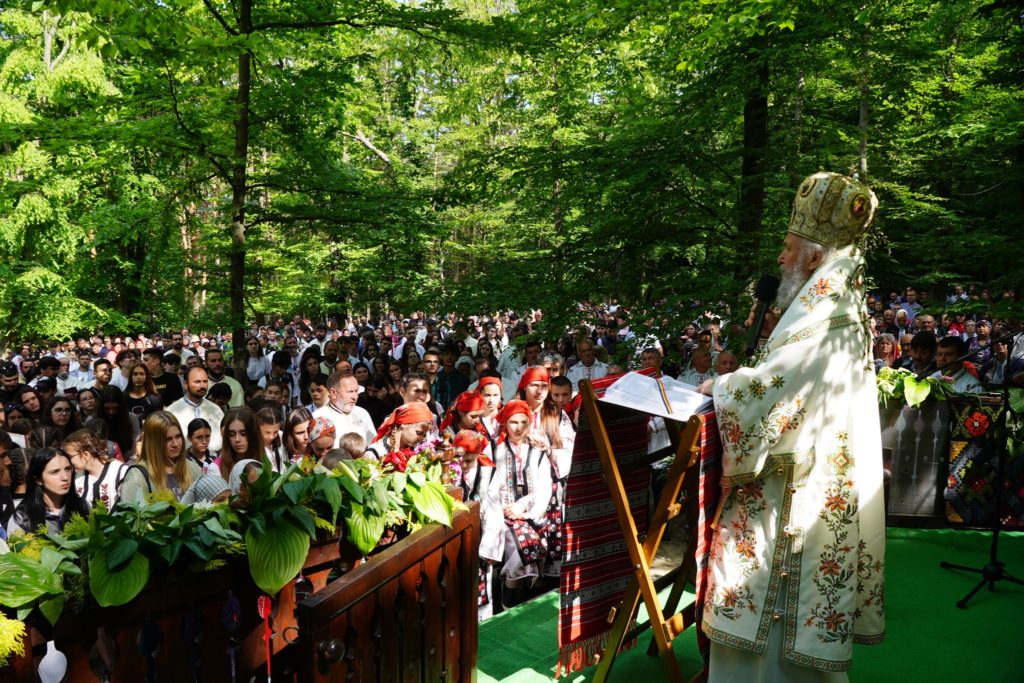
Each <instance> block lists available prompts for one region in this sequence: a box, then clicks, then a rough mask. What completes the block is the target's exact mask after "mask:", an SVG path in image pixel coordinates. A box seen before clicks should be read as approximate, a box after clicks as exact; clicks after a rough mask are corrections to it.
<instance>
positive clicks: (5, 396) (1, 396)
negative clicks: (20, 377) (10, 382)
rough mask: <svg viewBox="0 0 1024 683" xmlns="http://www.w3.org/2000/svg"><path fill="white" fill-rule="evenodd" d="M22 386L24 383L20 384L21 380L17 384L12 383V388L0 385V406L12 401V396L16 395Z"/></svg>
mask: <svg viewBox="0 0 1024 683" xmlns="http://www.w3.org/2000/svg"><path fill="white" fill-rule="evenodd" d="M23 386H25V385H24V384H22V383H21V382H18V383H17V384H15V385H14V388H13V389H4V388H2V387H0V407H3V406H4V405H7V404H8V403H10V402H11V401H13V400H14V397H15V396H17V395H18V392H19V391H21V388H22V387H23Z"/></svg>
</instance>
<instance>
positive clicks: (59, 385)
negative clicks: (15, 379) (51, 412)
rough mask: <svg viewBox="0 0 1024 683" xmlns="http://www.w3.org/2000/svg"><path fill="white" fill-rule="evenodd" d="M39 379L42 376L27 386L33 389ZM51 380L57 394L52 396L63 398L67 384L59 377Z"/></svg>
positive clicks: (39, 376)
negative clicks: (54, 383)
mask: <svg viewBox="0 0 1024 683" xmlns="http://www.w3.org/2000/svg"><path fill="white" fill-rule="evenodd" d="M41 379H43V375H37V376H36V377H33V378H32V381H31V382H29V383H28V385H29V386H30V387H32V388H33V389H34V388H35V387H36V386H37V385H38V384H39V380H41ZM51 379H52V380H53V381H54V382H56V383H57V393H56V394H54V395H55V396H63V395H64V388H65V387H66V386H68V385H67V383H66V382H65V381H64V380H62V379H61V378H60V377H51ZM126 382H127V380H126ZM71 386H74V385H73V384H72V385H71Z"/></svg>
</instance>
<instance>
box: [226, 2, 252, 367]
mask: <svg viewBox="0 0 1024 683" xmlns="http://www.w3.org/2000/svg"><path fill="white" fill-rule="evenodd" d="M238 30H239V32H240V33H242V34H243V35H246V36H248V35H249V34H250V33H252V0H239V4H238ZM251 87H252V55H251V54H250V53H249V52H248V50H242V51H241V52H240V53H239V55H238V94H237V96H236V99H235V103H236V105H237V107H238V109H237V111H236V113H235V150H234V155H233V159H232V167H231V286H230V294H231V327H232V332H231V334H232V340H231V348H232V351H233V354H234V360H233V363H234V367H235V377H236V378H237V379H238V381H240V382H241V381H244V380H245V379H246V375H245V361H244V357H245V355H244V353H243V350H244V349H245V331H246V326H245V202H246V198H247V195H248V190H249V185H248V177H247V175H246V172H247V169H248V158H249V94H250V89H251Z"/></svg>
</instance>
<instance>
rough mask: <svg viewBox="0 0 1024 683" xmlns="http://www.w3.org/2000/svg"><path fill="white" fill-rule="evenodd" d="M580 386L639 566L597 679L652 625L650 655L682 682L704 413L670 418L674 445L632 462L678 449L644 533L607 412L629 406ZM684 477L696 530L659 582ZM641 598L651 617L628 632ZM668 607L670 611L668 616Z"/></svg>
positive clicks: (613, 617) (641, 463)
mask: <svg viewBox="0 0 1024 683" xmlns="http://www.w3.org/2000/svg"><path fill="white" fill-rule="evenodd" d="M579 387H580V394H581V396H582V408H583V410H584V411H585V414H586V419H587V421H588V424H589V425H590V428H591V430H592V431H593V434H594V441H595V443H596V445H597V452H598V455H599V457H600V459H601V468H602V470H603V472H604V478H605V480H606V481H607V483H608V491H609V493H610V494H611V499H612V502H613V504H614V505H615V511H616V514H617V516H618V519H619V526H620V527H621V528H622V533H623V536H624V538H625V540H626V548H627V550H628V551H629V558H630V561H631V562H632V564H633V568H634V571H633V579H632V580H631V581H630V583H629V586H628V587H627V588H626V592H625V594H624V595H623V598H622V603H621V604H620V605H619V606H618V607H617V608H613V609H612V610H611V612H610V613H609V615H608V620H609V621H610V622H612V628H611V631H610V632H609V634H608V640H607V642H606V644H605V648H604V652H603V653H602V654H601V655H600V659H599V660H598V666H597V673H595V675H594V683H604V681H606V680H607V678H608V674H609V672H610V671H611V668H612V664H614V662H615V657H616V655H617V654H618V652H619V648H620V647H621V646H622V643H623V642H627V641H628V640H631V639H632V638H635V637H637V636H638V635H639V634H640V633H642V632H643V631H645V630H646V629H648V628H651V629H652V630H653V632H654V641H653V643H652V644H651V654H653V653H654V651H655V648H656V651H657V653H658V656H659V657H660V658H661V662H662V665H663V666H664V667H665V672H666V673H667V674H668V680H669V681H674V682H676V683H682V680H683V678H682V673H681V672H680V670H679V664H678V662H677V661H676V657H675V654H674V653H673V652H672V640H673V639H674V638H675V637H676V636H678V635H679V634H681V633H682V632H683V631H685V630H686V629H687V628H689V627H690V626H692V625H693V624H694V622H695V619H694V608H693V605H692V604H691V605H689V606H687V607H686V608H685V609H683V610H682V611H678V612H676V611H675V609H676V607H677V605H678V603H679V599H680V598H681V597H682V593H683V589H684V587H685V584H686V582H687V579H688V577H689V575H690V574H691V572H692V571H693V567H694V564H695V562H696V556H695V553H694V549H695V542H696V529H697V524H696V521H697V496H696V491H697V486H696V484H697V481H698V478H699V469H698V467H697V465H698V464H699V460H700V447H699V445H698V443H697V442H698V439H699V437H700V432H701V428H702V426H703V423H704V418H702V417H700V416H696V415H695V416H693V417H691V418H690V419H689V420H688V421H687V422H686V425H685V429H681V428H680V423H678V422H676V421H673V420H666V421H665V426H666V429H667V430H668V433H669V438H670V439H671V445H670V446H668V447H666V448H663V449H661V450H659V451H655V452H654V453H651V454H649V455H648V456H647V458H643V459H640V460H637V461H635V462H633V463H631V464H630V465H629V467H649V466H650V464H651V463H653V462H655V461H657V460H661V459H662V458H664V457H666V456H668V455H671V454H673V453H674V454H675V460H674V461H673V463H672V465H671V467H670V468H669V471H668V478H667V479H666V481H665V487H664V488H663V489H662V491H661V496H660V498H659V499H658V503H657V506H656V507H655V508H654V512H653V515H652V516H651V521H650V524H649V528H648V531H647V533H646V534H645V535H641V534H639V532H638V531H637V527H636V522H635V521H634V520H633V515H632V514H631V513H630V509H629V500H628V498H627V495H626V490H625V488H624V487H623V484H622V476H621V472H622V471H623V470H622V469H621V468H620V465H619V463H618V461H617V460H616V457H615V452H614V449H613V447H612V443H611V441H610V440H609V438H608V431H607V429H606V427H605V416H606V415H607V416H609V417H610V415H611V414H612V413H613V412H614V411H621V410H628V409H627V408H623V407H622V406H616V405H609V404H599V403H598V399H597V394H596V393H595V392H594V389H593V387H592V386H591V383H590V381H589V380H581V381H580V383H579ZM631 412H642V411H631ZM688 471H690V472H691V474H690V476H689V477H687V476H686V474H687V472H688ZM684 479H685V480H686V483H687V491H688V494H689V495H688V496H687V506H686V507H687V510H686V511H687V515H688V517H690V524H689V529H690V534H691V537H690V539H689V541H688V543H687V559H686V560H685V561H684V562H683V564H682V565H681V566H680V567H678V568H677V569H676V570H674V571H673V572H671V573H670V574H669V575H667V576H665V577H662V579H660V580H658V581H655V580H654V579H653V578H652V577H651V561H652V560H653V559H654V556H655V554H656V553H657V552H658V546H659V545H660V544H661V539H662V536H663V535H664V533H665V527H666V526H667V525H668V522H669V520H671V519H673V518H674V517H676V516H677V515H679V513H680V512H682V511H683V506H682V505H681V504H680V503H679V502H678V500H679V492H680V490H681V489H682V487H683V482H684ZM673 582H674V583H673ZM669 583H673V586H672V590H671V592H670V594H669V597H668V600H667V601H666V603H665V606H664V607H662V605H661V604H660V603H659V601H658V591H659V590H660V589H661V588H663V587H664V586H666V585H668V584H669ZM641 598H643V601H644V605H645V606H646V607H647V613H648V615H650V620H649V621H648V622H645V623H643V624H641V625H638V626H637V627H636V628H634V629H633V630H632V631H631V632H629V633H627V632H626V629H627V628H628V626H629V624H630V623H631V622H632V621H633V619H634V618H635V617H636V614H637V610H638V609H639V607H640V599H641ZM666 612H668V614H667V615H666Z"/></svg>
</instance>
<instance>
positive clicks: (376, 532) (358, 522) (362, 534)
mask: <svg viewBox="0 0 1024 683" xmlns="http://www.w3.org/2000/svg"><path fill="white" fill-rule="evenodd" d="M345 522H346V524H347V526H348V537H349V540H350V541H352V544H353V545H355V547H357V548H359V551H360V552H361V553H363V554H364V555H366V554H368V553H369V552H370V551H371V550H373V549H374V548H375V547H377V542H378V541H380V537H381V536H383V535H384V515H377V514H374V513H373V512H371V511H370V510H368V509H367V508H366V506H364V505H360V504H359V503H352V510H351V511H350V512H349V515H348V518H347V519H346V520H345Z"/></svg>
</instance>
